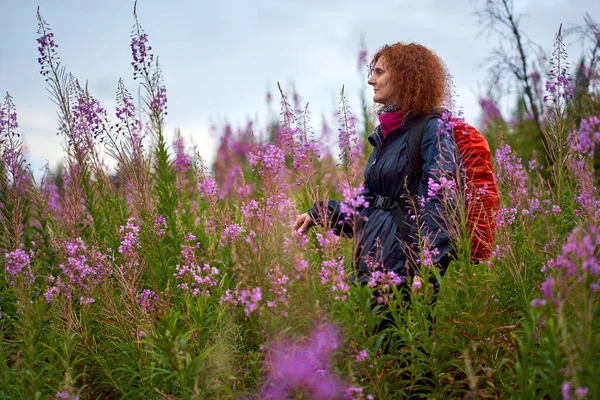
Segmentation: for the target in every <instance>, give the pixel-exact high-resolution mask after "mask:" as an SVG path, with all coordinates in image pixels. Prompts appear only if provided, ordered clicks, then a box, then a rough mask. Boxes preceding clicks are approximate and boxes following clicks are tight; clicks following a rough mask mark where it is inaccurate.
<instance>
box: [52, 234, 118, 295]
mask: <svg viewBox="0 0 600 400" xmlns="http://www.w3.org/2000/svg"><path fill="white" fill-rule="evenodd" d="M63 259H64V261H63V262H62V263H60V264H59V265H58V266H59V268H60V270H61V273H60V274H59V276H58V277H57V278H55V277H54V276H52V275H50V276H49V277H48V280H49V282H50V283H51V284H52V286H50V287H49V288H48V290H46V292H45V293H44V296H45V297H46V303H50V302H51V301H52V299H53V298H54V297H55V296H56V295H58V294H59V293H60V292H62V293H63V294H64V295H65V296H66V297H67V298H68V299H71V294H72V293H73V291H74V290H77V291H79V292H80V293H81V294H82V296H81V297H80V298H79V302H80V304H82V305H84V304H89V303H92V302H93V301H94V299H93V298H92V297H87V296H86V295H87V294H88V293H89V292H90V291H91V290H92V288H93V287H94V286H95V285H97V284H99V283H100V282H102V279H103V278H104V277H105V276H106V275H108V273H109V270H108V261H107V259H108V257H107V256H106V255H105V254H102V253H100V252H98V251H96V250H95V249H93V248H90V249H88V247H87V246H86V244H85V242H84V241H83V239H81V238H76V239H74V240H66V241H64V242H63Z"/></svg>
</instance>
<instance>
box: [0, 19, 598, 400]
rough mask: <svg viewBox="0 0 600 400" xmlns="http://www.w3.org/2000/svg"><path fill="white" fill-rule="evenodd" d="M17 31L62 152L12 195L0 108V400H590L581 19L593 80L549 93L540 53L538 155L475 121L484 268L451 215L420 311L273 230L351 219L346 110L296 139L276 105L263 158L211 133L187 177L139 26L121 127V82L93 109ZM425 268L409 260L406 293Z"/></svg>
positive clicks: (324, 251)
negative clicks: (444, 262) (319, 216)
mask: <svg viewBox="0 0 600 400" xmlns="http://www.w3.org/2000/svg"><path fill="white" fill-rule="evenodd" d="M590 21H591V20H590ZM38 26H39V32H38V33H39V38H38V50H39V60H38V62H39V65H40V72H41V78H40V79H45V81H46V84H47V88H48V90H49V92H50V94H51V98H52V100H53V101H54V102H55V104H56V107H57V115H58V118H59V121H58V127H59V131H60V134H61V135H62V137H63V138H65V139H66V143H67V145H66V146H65V149H64V158H63V163H62V166H61V168H60V169H59V170H57V171H51V170H50V169H47V171H46V173H45V174H44V176H43V177H42V178H41V179H37V180H36V179H34V177H33V174H32V172H31V171H30V168H29V165H28V163H27V161H26V154H25V153H24V151H23V145H24V144H23V142H22V140H21V137H20V134H19V124H18V104H17V105H15V104H14V103H13V100H12V98H11V96H10V95H9V94H8V93H7V94H6V96H5V97H4V101H3V103H2V106H1V107H0V146H1V147H0V153H1V161H0V222H1V224H2V231H1V232H0V247H1V250H2V252H1V255H0V260H1V268H0V269H1V271H2V273H1V274H0V399H48V398H56V399H71V400H74V399H116V398H135V399H137V398H140V399H152V398H156V399H208V398H216V399H259V398H264V399H283V398H298V399H300V398H305V399H386V398H387V399H395V398H407V397H410V398H521V399H534V398H544V399H545V398H552V399H554V398H563V399H584V398H586V399H594V398H600V380H598V376H599V374H600V357H599V355H600V327H599V324H600V307H599V305H598V300H599V294H598V292H599V290H600V280H599V278H600V277H599V273H600V265H599V262H598V261H599V256H600V196H599V193H598V189H597V184H598V181H599V170H600V168H599V166H600V156H598V152H595V150H596V146H597V145H598V143H600V104H599V99H600V97H599V95H600V91H599V89H600V67H599V64H600V62H598V61H599V59H598V55H597V54H598V53H597V52H596V50H598V49H599V48H600V39H598V38H600V29H599V28H598V25H597V24H594V23H593V21H592V23H590V24H589V25H588V27H587V28H588V29H589V30H590V32H591V33H592V34H594V35H596V36H595V37H596V38H597V40H598V42H597V43H595V47H594V49H595V50H594V51H593V53H592V58H591V61H590V62H589V63H588V64H586V63H585V62H583V61H582V63H581V65H580V67H579V68H578V69H577V70H576V71H575V72H574V73H572V74H571V71H569V70H568V69H567V68H566V67H565V65H566V64H565V62H566V61H565V60H566V54H565V52H564V47H563V45H562V37H561V33H560V32H559V33H558V34H557V37H556V44H555V49H554V53H553V54H552V55H551V60H552V61H553V62H552V63H548V65H547V66H546V67H547V68H546V70H547V71H549V73H548V74H546V73H544V72H542V74H543V75H540V74H539V73H538V79H537V81H536V80H534V83H535V85H537V86H535V87H534V89H537V90H535V93H537V96H538V100H539V104H540V116H539V121H538V122H539V124H540V126H541V127H542V129H541V130H540V131H539V132H541V133H542V138H539V137H538V136H537V132H538V131H537V130H536V126H535V124H534V122H533V121H532V117H531V115H530V113H529V112H528V111H527V110H526V108H524V107H523V104H521V103H519V105H518V106H517V111H516V112H515V115H514V118H513V119H512V120H511V121H505V120H503V119H502V117H501V115H500V114H499V113H498V112H497V109H496V108H495V105H494V103H493V101H491V100H490V99H482V101H481V104H482V112H483V115H484V117H485V121H484V122H482V124H481V126H480V127H478V128H479V129H480V130H481V131H482V132H483V133H484V134H485V135H486V137H487V138H488V141H489V144H490V147H491V149H492V156H493V164H494V169H495V173H496V180H497V183H498V187H499V189H500V194H501V205H500V209H499V210H498V212H497V214H496V221H497V227H496V236H495V243H494V248H493V253H492V256H491V257H490V258H489V259H487V260H485V261H483V262H472V261H471V257H470V246H469V237H468V232H467V230H466V229H465V226H466V221H465V217H464V213H461V212H458V211H457V210H453V215H457V217H458V219H457V221H456V224H455V226H456V227H457V228H456V230H455V231H454V232H453V235H454V236H453V237H454V238H455V243H456V259H455V260H454V261H453V262H452V263H451V264H450V267H449V269H448V272H447V274H446V275H445V276H444V277H443V278H442V277H439V276H438V278H440V282H441V286H440V288H439V291H438V290H434V289H432V288H431V287H430V286H428V285H423V286H422V287H421V288H420V289H419V290H416V288H412V289H409V290H408V291H407V292H401V291H399V289H398V287H397V286H396V285H393V284H391V282H392V281H393V279H394V278H393V277H390V276H387V277H386V276H380V277H379V278H378V279H379V280H375V281H374V282H373V284H369V285H360V284H357V283H354V282H353V280H352V279H351V276H352V271H353V257H352V255H353V246H354V243H353V240H352V239H349V238H344V237H339V236H336V235H334V234H333V232H332V230H330V229H328V228H325V227H315V228H313V229H312V230H311V231H310V233H309V234H308V235H301V234H299V233H298V232H294V231H293V230H292V229H291V226H292V223H293V221H294V220H295V218H296V216H297V215H298V214H299V213H302V212H305V211H306V210H307V209H308V208H310V207H312V206H313V202H314V201H316V200H324V199H337V200H339V201H341V202H342V205H343V207H344V209H345V210H346V214H347V215H348V216H349V218H352V217H353V215H354V210H356V208H357V207H358V206H359V205H362V200H361V196H360V195H361V191H362V179H363V177H362V172H363V169H364V165H365V162H366V156H367V155H368V152H369V148H368V146H369V145H368V144H367V143H366V142H365V137H366V136H367V135H368V134H369V133H370V131H371V130H372V129H373V124H374V121H376V117H375V116H374V115H373V113H372V112H371V111H370V107H369V105H368V104H367V101H366V100H364V99H363V108H362V109H360V110H357V111H353V110H350V108H349V106H348V102H347V100H346V97H345V94H344V92H343V91H342V93H341V95H340V107H339V115H338V117H339V120H338V121H336V124H337V126H335V127H334V126H331V127H329V128H327V129H326V128H319V129H315V128H314V127H312V126H311V123H310V112H309V111H310V110H309V109H308V107H306V106H303V105H301V104H295V103H294V101H291V102H290V101H289V100H288V97H287V96H286V94H285V93H284V91H281V92H280V99H281V114H280V119H279V120H278V121H273V123H272V124H271V125H270V126H267V127H264V129H265V130H266V131H267V132H269V135H267V136H268V137H262V138H261V137H258V136H257V135H255V134H254V131H255V129H257V127H252V126H248V127H244V128H240V129H237V128H235V127H231V126H226V127H223V129H222V131H221V132H220V133H219V134H220V146H219V148H218V151H217V154H216V157H215V162H214V164H213V165H210V166H209V165H205V164H204V162H203V160H202V158H201V157H200V156H199V155H198V154H197V153H194V151H193V150H192V149H193V148H194V147H193V145H192V144H191V143H186V142H185V140H184V139H183V135H182V134H181V133H178V134H177V135H176V136H175V140H174V141H173V143H168V142H167V140H166V139H165V123H166V118H167V89H166V86H165V82H163V78H162V74H161V70H160V66H159V65H158V62H157V58H156V56H155V55H154V54H153V53H152V49H151V46H150V41H149V37H148V35H147V34H146V33H145V31H144V30H143V29H142V27H141V25H140V24H139V22H138V21H137V19H136V20H135V21H134V29H133V33H132V37H131V52H132V66H133V74H134V77H135V78H136V82H138V83H139V85H140V88H141V96H142V102H141V105H142V106H141V107H138V108H136V107H135V104H137V101H136V100H134V97H133V96H132V95H131V93H132V92H133V93H135V92H136V91H137V88H130V89H127V88H126V87H125V85H124V84H123V82H122V81H120V82H118V84H117V85H116V86H117V92H116V99H117V103H118V106H117V108H116V110H114V111H109V110H107V109H105V108H103V107H102V105H101V104H100V103H99V102H98V100H97V99H95V98H94V97H93V94H92V93H89V92H88V90H87V88H86V87H85V86H84V85H82V84H81V83H80V82H79V81H78V80H77V78H76V77H74V76H72V75H70V74H69V73H68V70H67V67H66V66H65V65H64V64H63V63H62V62H61V60H60V58H59V57H58V48H57V45H56V42H55V40H56V38H55V37H54V35H53V33H52V30H51V28H50V25H49V24H48V23H47V22H46V21H45V20H44V19H43V18H42V16H41V15H39V14H38ZM594 29H595V30H594ZM364 55H365V54H364V53H363V54H361V57H364ZM549 56H550V55H549ZM561 63H562V64H561ZM571 75H572V76H571ZM452 111H456V118H460V113H459V112H458V111H457V110H452ZM109 114H110V115H114V118H112V117H111V118H109V117H108V116H109ZM111 120H114V121H117V122H116V123H114V122H111ZM467 122H470V123H472V124H475V123H474V122H472V121H467ZM52 134H53V133H52V132H49V135H52ZM542 139H543V140H542ZM57 140H60V138H57ZM332 143H335V146H332ZM108 160H110V162H108ZM109 164H110V165H111V167H108V166H107V165H109ZM450 195H455V196H458V197H459V198H460V196H461V194H460V191H456V192H454V193H451V194H450ZM363 200H364V199H363ZM459 200H460V199H459ZM461 201H464V198H463V199H462V200H461ZM434 250H435V249H428V248H426V246H424V247H422V248H420V249H419V254H418V255H417V259H418V260H419V261H420V263H421V265H423V266H427V268H422V271H421V274H423V277H424V281H427V280H428V278H429V277H431V276H433V275H435V274H436V271H435V269H434V268H433V267H432V266H431V262H430V261H431V253H432V251H434ZM384 319H385V320H386V321H392V323H388V324H386V325H385V329H381V327H380V324H381V323H382V321H383V320H384Z"/></svg>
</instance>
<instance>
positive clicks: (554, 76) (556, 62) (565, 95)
mask: <svg viewBox="0 0 600 400" xmlns="http://www.w3.org/2000/svg"><path fill="white" fill-rule="evenodd" d="M550 65H552V69H551V70H550V72H549V74H548V77H549V78H550V79H549V80H548V81H546V91H547V92H548V93H549V94H548V95H547V96H544V103H545V102H548V101H552V103H554V104H558V103H559V102H560V99H561V98H562V99H565V100H568V99H572V98H573V91H574V90H573V86H572V85H571V79H570V78H569V77H568V67H569V64H568V63H567V52H566V50H565V46H564V43H563V40H562V33H561V29H559V30H558V33H557V35H556V39H555V40H554V51H553V53H552V61H550Z"/></svg>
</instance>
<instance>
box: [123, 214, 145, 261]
mask: <svg viewBox="0 0 600 400" xmlns="http://www.w3.org/2000/svg"><path fill="white" fill-rule="evenodd" d="M134 222H135V219H134V218H129V219H128V220H127V224H125V225H122V226H121V227H120V228H119V231H120V232H121V233H122V234H123V239H122V240H121V244H120V245H119V253H121V255H122V256H123V259H124V260H125V267H126V268H127V269H128V270H130V269H132V268H136V267H137V266H138V264H139V255H138V249H140V248H141V246H140V242H139V234H140V227H139V226H137V225H135V224H134Z"/></svg>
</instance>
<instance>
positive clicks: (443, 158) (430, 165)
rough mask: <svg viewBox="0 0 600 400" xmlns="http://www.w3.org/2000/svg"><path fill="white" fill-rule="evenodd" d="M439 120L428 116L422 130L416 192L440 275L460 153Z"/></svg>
mask: <svg viewBox="0 0 600 400" xmlns="http://www.w3.org/2000/svg"><path fill="white" fill-rule="evenodd" d="M440 123H441V120H440V119H437V118H435V119H432V120H431V121H429V123H428V124H427V126H426V127H425V130H424V132H423V140H422V142H421V154H422V157H423V173H422V176H421V182H420V185H419V196H421V198H422V199H423V200H424V202H422V203H421V205H422V206H423V207H421V213H420V214H421V223H422V225H423V231H422V234H423V237H424V238H425V240H426V242H427V244H428V245H427V250H429V251H433V256H432V257H431V261H432V262H433V264H434V265H435V266H436V267H437V268H438V269H439V271H440V273H441V274H442V275H444V273H445V272H446V268H447V267H448V265H449V264H450V261H451V260H452V256H453V253H454V252H453V247H452V243H451V240H450V237H449V234H448V233H449V229H448V227H449V226H450V225H451V224H452V222H451V221H452V220H453V218H452V217H453V216H452V215H449V212H450V211H451V210H456V209H457V206H458V198H457V196H455V195H452V186H453V185H454V193H456V192H455V191H456V189H457V185H456V182H457V181H456V179H457V176H460V164H459V163H460V156H459V153H458V148H457V146H456V142H455V141H454V136H453V134H452V131H449V130H446V129H443V128H442V127H441V126H440ZM444 192H446V195H444V194H443V193H444ZM448 193H450V195H448ZM434 283H437V282H434Z"/></svg>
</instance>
